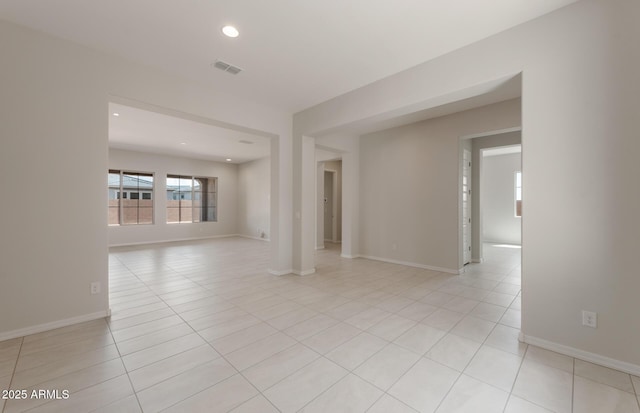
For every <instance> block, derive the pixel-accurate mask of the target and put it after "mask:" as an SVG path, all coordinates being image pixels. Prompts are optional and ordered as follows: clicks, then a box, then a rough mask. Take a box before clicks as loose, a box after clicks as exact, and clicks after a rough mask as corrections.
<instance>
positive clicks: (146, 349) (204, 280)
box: [0, 238, 640, 413]
mask: <svg viewBox="0 0 640 413" xmlns="http://www.w3.org/2000/svg"><path fill="white" fill-rule="evenodd" d="M485 254H486V261H485V262H484V263H483V264H472V265H469V266H468V267H467V271H466V273H465V274H464V275H461V276H454V275H449V274H444V273H439V272H435V271H428V270H423V269H417V268H411V267H405V266H401V265H395V264H388V263H381V262H376V261H369V260H365V259H354V260H348V259H343V258H340V257H339V253H338V248H337V246H330V247H329V248H328V249H326V250H321V251H318V253H317V261H318V263H317V273H316V274H314V275H310V276H306V277H298V276H293V275H290V276H282V277H276V276H271V275H268V274H267V273H266V270H265V269H266V268H267V263H268V255H269V252H268V245H267V244H266V243H263V242H260V241H254V240H247V239H241V238H230V239H222V240H210V241H195V242H186V243H171V244H164V245H155V246H138V247H127V248H115V249H112V250H111V253H110V299H111V308H112V311H113V314H112V316H111V317H110V318H109V319H107V320H97V321H93V322H88V323H83V324H79V325H74V326H71V327H66V328H61V329H58V330H53V331H49V332H45V333H41V334H35V335H32V336H27V337H23V338H19V339H15V340H9V341H4V342H0V388H1V389H7V388H11V389H14V390H22V389H24V390H27V391H28V394H29V395H31V391H32V390H34V389H35V390H39V389H45V390H46V389H48V390H56V389H57V390H60V391H61V390H68V391H69V393H70V397H69V398H68V399H67V400H54V401H52V400H49V399H46V398H40V399H38V398H29V399H27V400H7V401H5V400H0V410H1V411H2V412H5V413H11V412H19V411H27V410H28V411H30V412H58V411H59V412H85V411H87V412H89V411H95V412H139V411H144V412H157V411H169V412H200V411H202V412H218V411H220V412H227V411H233V412H260V413H262V412H278V411H280V412H296V411H304V412H340V411H343V412H364V411H368V412H398V413H401V412H416V411H419V412H434V411H435V412H439V413H442V412H509V413H513V412H518V413H526V412H576V413H589V412H598V413H603V412H625V413H640V409H639V405H638V392H639V391H640V378H638V377H632V376H629V375H628V374H624V373H621V372H618V371H615V370H611V369H607V368H604V367H600V366H596V365H593V364H590V363H586V362H583V361H580V360H575V359H573V358H570V357H566V356H563V355H560V354H556V353H552V352H549V351H546V350H543V349H540V348H536V347H533V346H527V345H525V344H522V343H519V342H518V340H517V336H518V329H519V327H520V296H519V292H520V266H519V263H520V251H519V250H518V249H513V248H498V247H494V246H490V245H487V246H486V247H485Z"/></svg>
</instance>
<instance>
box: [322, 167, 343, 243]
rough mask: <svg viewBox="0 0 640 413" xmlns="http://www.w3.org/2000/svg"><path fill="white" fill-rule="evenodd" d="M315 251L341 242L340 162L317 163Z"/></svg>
mask: <svg viewBox="0 0 640 413" xmlns="http://www.w3.org/2000/svg"><path fill="white" fill-rule="evenodd" d="M316 205H317V224H316V233H317V234H316V249H323V248H325V247H326V243H333V244H338V243H340V242H341V241H342V160H341V159H332V160H326V161H320V162H318V168H317V202H316Z"/></svg>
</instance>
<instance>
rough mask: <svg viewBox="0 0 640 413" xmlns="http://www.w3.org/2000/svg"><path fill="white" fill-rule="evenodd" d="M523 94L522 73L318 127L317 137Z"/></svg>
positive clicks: (423, 117)
mask: <svg viewBox="0 0 640 413" xmlns="http://www.w3.org/2000/svg"><path fill="white" fill-rule="evenodd" d="M521 96H522V76H521V75H516V76H508V77H505V78H501V79H496V80H493V81H490V82H486V83H483V84H480V85H475V86H472V87H469V88H466V89H461V90H458V91H455V92H452V93H449V94H447V95H443V96H438V97H435V98H433V99H430V100H427V101H424V102H420V103H417V104H414V105H411V106H407V107H404V108H400V109H397V110H393V111H390V112H387V113H382V114H380V115H377V116H374V117H371V118H367V119H362V120H359V121H355V122H352V123H349V124H346V125H340V126H337V127H335V128H332V129H329V130H325V131H317V132H315V133H313V136H315V137H321V136H326V135H330V134H334V133H346V134H351V135H365V134H368V133H372V132H377V131H381V130H385V129H390V128H395V127H398V126H403V125H409V124H411V123H415V122H421V121H424V120H427V119H434V118H437V117H440V116H446V115H451V114H453V113H458V112H462V111H465V110H470V109H475V108H479V107H482V106H486V105H491V104H493V103H498V102H504V101H506V100H511V99H516V98H519V97H521Z"/></svg>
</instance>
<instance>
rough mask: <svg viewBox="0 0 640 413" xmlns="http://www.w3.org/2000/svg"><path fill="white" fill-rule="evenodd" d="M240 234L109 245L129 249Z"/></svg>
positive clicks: (237, 235)
mask: <svg viewBox="0 0 640 413" xmlns="http://www.w3.org/2000/svg"><path fill="white" fill-rule="evenodd" d="M242 236H243V235H240V234H226V235H209V236H206V237H193V238H177V239H166V240H153V241H140V242H130V243H125V244H111V245H109V248H111V247H130V246H134V245H146V244H166V243H167V242H184V241H195V240H202V239H214V238H232V237H242Z"/></svg>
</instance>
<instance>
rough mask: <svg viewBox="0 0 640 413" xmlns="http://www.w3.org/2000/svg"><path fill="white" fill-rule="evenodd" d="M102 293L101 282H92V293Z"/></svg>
mask: <svg viewBox="0 0 640 413" xmlns="http://www.w3.org/2000/svg"><path fill="white" fill-rule="evenodd" d="M95 294H100V283H99V282H95V283H91V295H95Z"/></svg>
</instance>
